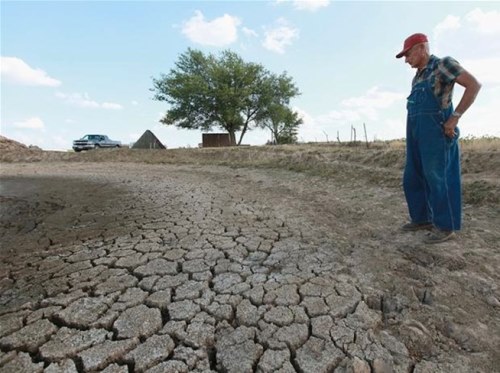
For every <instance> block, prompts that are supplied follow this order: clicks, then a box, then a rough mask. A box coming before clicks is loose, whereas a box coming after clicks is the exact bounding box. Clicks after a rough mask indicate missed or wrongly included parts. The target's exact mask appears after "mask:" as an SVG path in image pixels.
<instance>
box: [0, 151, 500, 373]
mask: <svg viewBox="0 0 500 373" xmlns="http://www.w3.org/2000/svg"><path fill="white" fill-rule="evenodd" d="M4 150H5V148H4ZM162 152H163V153H160V152H157V151H154V152H149V153H148V152H147V151H145V152H142V151H141V152H138V153H133V151H131V150H123V151H110V152H106V151H101V152H100V153H97V152H93V153H92V152H89V153H82V154H74V153H61V154H57V153H54V152H43V151H40V150H30V149H27V148H23V147H17V148H16V147H15V144H14V145H12V144H11V148H9V149H8V151H7V152H5V151H3V155H2V157H3V161H4V162H3V163H2V164H1V171H0V182H1V184H0V185H1V187H0V202H1V205H2V211H1V215H0V240H1V242H2V244H1V247H0V259H1V261H2V269H0V275H1V276H0V277H1V278H0V317H1V315H17V314H19V315H21V314H22V315H23V316H22V317H23V318H24V319H23V320H24V321H23V325H26V324H27V318H28V317H29V314H30V313H31V312H35V311H38V310H40V308H42V307H41V305H42V304H43V302H42V300H43V299H45V298H47V297H48V296H49V295H48V292H47V289H44V285H43V284H44V283H45V281H48V280H50V279H51V278H52V276H53V275H51V274H44V273H43V268H44V267H43V266H39V265H36V264H34V263H36V262H37V261H38V259H36V260H34V261H33V263H32V262H31V261H30V258H47V257H50V256H51V255H55V253H57V255H58V256H60V257H64V256H65V255H70V254H71V253H72V252H74V247H75V246H79V247H85V248H92V247H107V245H111V246H113V245H115V246H116V245H117V244H118V242H120V240H123V239H124V238H123V237H127V238H128V239H138V240H146V241H147V240H149V241H154V240H155V239H160V238H161V240H162V242H163V243H164V244H165V242H166V238H165V236H162V235H163V234H166V233H161V232H163V231H161V230H160V228H154V227H155V225H156V226H158V227H160V226H161V227H164V226H167V227H168V226H171V227H177V228H179V227H182V226H186V227H187V228H188V229H187V230H186V231H185V232H184V233H182V234H180V233H175V234H176V240H175V242H180V241H182V238H184V239H190V242H191V245H192V247H196V248H197V249H198V250H199V249H202V247H201V246H200V245H198V243H199V242H200V240H202V241H203V242H206V241H205V239H206V240H207V241H208V242H210V243H211V244H210V245H209V246H210V248H211V250H212V249H213V250H221V251H224V250H225V248H224V247H223V245H222V246H220V245H219V246H218V244H217V242H218V241H217V240H214V239H213V236H214V235H215V236H218V235H221V236H224V237H225V235H226V234H227V235H228V236H231V234H230V233H231V232H235V233H234V237H233V238H234V241H235V242H240V241H241V242H243V237H244V238H245V240H247V239H248V240H251V239H252V238H254V239H255V240H257V241H258V245H260V247H261V248H262V250H264V249H263V247H264V246H265V245H268V244H269V245H270V246H269V250H268V251H266V250H264V251H263V253H265V254H266V255H265V257H266V258H267V259H265V261H264V259H263V261H261V262H259V268H262V267H264V269H263V270H262V273H265V274H266V276H265V277H266V278H265V283H264V296H263V298H261V299H260V301H256V300H255V298H251V297H250V296H247V295H246V294H247V293H244V292H243V293H237V292H236V293H233V295H234V296H236V297H240V298H238V300H234V299H233V300H231V302H233V303H235V304H232V308H233V310H234V311H235V316H234V318H233V319H232V320H225V321H227V322H229V324H230V325H231V328H233V329H235V330H236V329H238V328H240V327H242V325H245V323H244V321H242V319H241V318H238V317H236V310H237V309H238V307H239V305H238V304H239V303H238V302H241V301H242V299H243V300H244V299H246V298H249V297H250V298H251V299H252V303H253V305H254V306H255V307H263V308H262V311H259V312H261V313H263V312H271V311H270V308H272V307H275V306H278V305H279V304H276V300H274V301H273V300H271V301H266V299H268V298H266V295H268V294H272V293H273V291H274V289H275V288H274V287H273V286H271V283H279V282H280V281H284V280H283V278H287V279H288V277H286V276H287V274H290V273H292V272H290V268H294V272H293V274H294V276H295V279H296V280H294V281H295V282H294V281H291V280H290V279H288V280H287V281H290V282H289V283H292V284H297V285H296V286H297V287H298V289H299V290H298V293H299V295H300V297H301V298H300V300H299V303H297V304H298V306H303V307H304V309H305V311H306V313H307V316H308V318H309V321H307V322H308V325H309V329H310V331H309V335H308V339H307V340H310V339H311V338H312V337H318V338H322V337H321V335H320V334H321V333H319V332H318V331H317V330H315V329H314V326H313V325H314V321H313V320H315V317H323V316H325V317H329V318H330V319H329V320H331V321H332V322H333V327H338V326H339V325H340V324H342V323H343V322H347V321H346V320H349V318H350V317H352V315H356V314H358V312H361V311H359V304H360V302H362V303H364V304H366V305H367V306H368V308H369V310H370V312H373V313H374V315H377V316H376V320H377V321H376V322H374V323H373V324H371V325H369V326H366V325H365V326H360V329H359V330H358V332H359V335H358V338H354V340H353V341H351V343H350V344H346V345H342V344H340V343H339V342H338V341H332V343H334V344H335V347H336V348H338V349H339V351H341V354H343V356H344V358H343V359H341V361H340V360H339V361H337V362H335V363H331V364H330V363H328V364H327V363H325V365H323V366H321V365H318V367H319V368H318V371H325V372H326V371H334V370H335V369H336V370H335V372H343V371H346V372H347V371H349V369H354V370H352V371H356V370H355V368H356V367H357V369H359V370H357V371H358V372H362V371H364V370H362V368H360V367H362V365H359V364H358V365H356V364H357V363H356V364H355V363H353V361H354V360H353V359H354V358H355V357H356V358H359V359H361V360H363V361H366V362H367V364H369V367H370V368H369V369H372V371H376V372H382V371H391V370H383V369H386V368H387V369H392V371H401V372H403V371H405V372H409V371H414V372H417V371H418V372H439V371H445V372H472V371H474V372H500V368H499V367H500V353H499V351H500V272H499V268H500V229H499V228H498V227H500V206H499V195H500V192H499V185H498V183H499V181H498V180H499V179H500V168H499V162H500V161H499V158H500V155H499V152H498V151H497V150H493V151H491V150H488V151H475V152H472V151H471V152H468V153H464V156H463V169H464V199H465V204H464V224H463V225H464V229H463V230H462V231H461V232H460V233H459V234H458V237H457V238H456V239H455V240H453V241H449V242H445V243H442V244H439V245H433V246H429V245H425V244H423V243H422V242H423V238H424V236H425V234H426V232H416V233H403V232H401V231H400V229H399V228H400V226H401V225H402V224H403V223H405V222H406V221H407V212H406V205H405V201H404V197H403V193H402V190H401V187H400V178H401V165H402V163H403V162H404V159H403V157H404V152H403V151H402V149H392V150H391V149H387V148H380V149H377V148H375V149H374V148H372V149H366V150H360V149H359V148H356V149H353V148H349V147H344V148H340V147H337V148H335V150H332V149H331V148H330V147H319V146H318V147H309V148H297V151H296V152H294V151H293V148H292V147H284V148H272V149H270V150H268V151H267V150H262V149H258V150H255V149H250V148H249V149H246V150H241V151H239V152H238V153H236V152H234V153H232V152H233V150H231V151H226V152H224V151H220V153H217V150H205V151H199V150H197V149H192V150H184V152H185V153H189V152H191V154H188V155H185V154H181V155H179V154H180V153H178V152H170V153H169V152H168V151H162ZM193 153H196V155H193ZM231 155H234V157H231ZM257 158H258V162H257V160H256V159H257ZM186 214H187V215H186ZM186 216H187V217H186ZM176 219H178V220H179V221H174V220H176ZM167 222H168V223H169V224H170V223H171V225H169V224H166V223H167ZM155 232H156V233H155ZM169 232H170V233H169V234H171V233H172V232H181V231H180V230H170V231H169ZM217 232H219V233H217ZM207 237H209V238H207ZM210 237H212V238H210ZM239 237H241V240H240V241H238V240H239ZM96 242H100V244H96ZM221 242H222V241H221ZM245 242H246V241H245ZM281 243H283V245H285V246H286V245H290V249H289V250H290V251H289V254H288V255H286V254H285V255H282V256H279V257H276V255H277V253H276V252H275V250H278V249H280V248H281V246H282V244H281ZM295 245H296V246H297V247H300V249H296V247H295ZM173 246H175V244H174V245H173ZM243 246H245V245H243ZM179 247H183V246H182V245H180V244H179V246H178V247H177V248H179ZM245 247H246V249H245V250H243V252H241V253H240V254H238V255H241V256H240V257H238V256H233V255H236V254H234V253H233V251H225V258H226V259H229V260H231V261H233V262H234V263H239V264H240V265H242V268H243V269H242V271H243V272H244V271H245V269H244V268H245V266H248V265H249V264H248V263H247V262H248V260H249V259H248V258H249V257H252V258H253V257H254V256H255V257H257V255H256V254H255V253H256V252H258V253H262V252H261V251H259V250H258V249H257V251H256V252H252V250H251V249H250V246H249V245H248V246H245ZM173 248H174V249H175V247H173ZM169 249H172V247H169ZM184 249H185V246H184ZM65 250H66V251H65ZM106 250H107V249H106ZM231 250H233V249H231ZM188 251H189V250H188ZM65 252H66V254H65ZM278 252H280V251H279V250H278ZM110 253H111V251H109V252H108V255H111V254H110ZM285 253H286V250H285ZM162 255H163V254H162ZM186 255H189V254H186ZM262 255H264V254H262ZM237 258H239V259H237ZM276 258H278V259H276ZM271 259H273V260H271ZM182 260H188V257H187V256H186V257H184V259H182ZM182 260H181V262H182ZM183 263H184V262H183ZM94 265H96V264H95V263H94ZM32 266H34V267H36V269H37V270H36V271H31V272H30V271H28V272H29V275H26V276H24V275H20V273H23V271H24V270H26V269H29V267H32ZM111 267H113V266H111ZM252 268H253V267H251V269H252ZM255 268H257V267H255ZM301 268H302V269H301ZM211 271H212V274H213V273H216V274H217V271H215V272H214V267H211ZM252 271H253V272H254V274H257V273H259V272H258V270H257V269H255V270H254V269H252ZM243 272H242V273H243ZM240 275H241V277H243V278H246V279H247V282H248V278H249V277H246V275H242V274H241V273H240ZM273 276H274V277H273ZM280 276H282V277H280ZM190 279H191V278H190ZM280 279H281V280H280ZM314 279H315V280H314ZM320 280H321V281H320ZM322 281H323V282H324V281H326V282H331V283H332V284H336V286H337V287H336V289H337V293H339V294H337V295H339V296H341V295H342V294H341V293H342V291H340V290H338V289H340V288H341V287H338V284H349V285H352V286H353V291H354V293H353V294H352V297H353V299H354V298H356V296H357V295H358V294H360V301H357V302H356V305H355V309H352V310H349V311H348V312H346V313H345V314H344V315H343V316H338V315H334V313H333V310H332V309H331V307H330V309H329V310H328V309H327V310H326V311H324V312H323V311H322V312H319V311H318V312H319V313H315V312H316V311H314V310H313V307H311V306H310V303H308V302H309V300H308V299H306V298H307V294H306V292H305V291H302V289H305V287H306V285H310V284H311V283H312V284H321V283H322ZM251 286H252V288H251V289H254V288H255V289H256V288H257V287H258V286H257V285H256V284H254V283H252V284H251ZM266 286H267V287H266ZM318 286H319V285H318ZM208 289H209V288H208V287H207V291H208ZM210 289H211V291H212V290H213V289H214V288H213V287H211V288H210ZM318 289H319V288H318ZM70 291H71V289H66V290H65V292H70ZM216 293H217V291H216ZM345 296H348V297H349V294H345ZM317 297H319V298H321V297H323V298H324V299H326V296H323V295H321V291H320V290H318V292H317ZM315 299H316V298H315ZM228 302H229V301H228ZM285 305H286V306H287V307H292V306H289V305H287V304H285ZM308 305H309V306H308ZM266 307H267V308H266ZM292 308H293V307H292ZM292 308H291V309H292ZM207 309H209V308H207ZM259 310H260V308H259ZM207 312H208V311H207ZM294 312H295V311H294ZM212 316H214V315H212ZM214 317H215V316H214ZM47 319H48V320H52V321H53V320H54V319H53V318H50V317H49V316H48V317H47ZM215 319H216V320H215V342H212V344H211V346H215V350H216V352H218V353H215V357H214V356H213V354H212V353H209V354H208V355H209V356H208V357H207V359H208V360H209V363H207V364H208V365H209V369H211V370H213V371H231V364H230V363H229V362H228V361H227V360H225V358H223V357H222V353H221V352H220V351H217V346H218V345H217V341H218V340H219V339H220V340H222V336H221V335H225V334H218V333H219V329H218V328H219V327H220V328H222V327H223V321H221V320H218V319H217V318H216V317H215ZM262 320H267V319H266V318H265V316H263V317H262V318H261V321H262ZM321 320H323V321H324V319H321ZM343 320H344V321H343ZM164 322H167V319H164ZM224 325H225V324H224ZM59 326H60V325H59ZM351 327H352V326H351ZM254 328H255V329H256V333H257V335H258V337H257V339H256V341H258V342H259V343H260V344H261V345H262V346H263V351H264V355H263V356H266V352H265V351H267V350H269V351H271V350H273V349H277V350H280V349H282V348H285V347H286V346H285V347H279V348H278V347H276V346H274V345H273V344H272V343H271V342H270V341H267V340H265V338H264V336H262V335H260V334H259V333H264V331H265V328H264V327H263V326H262V325H261V324H260V323H259V324H258V326H257V324H255V326H254ZM311 328H312V331H311ZM332 330H333V329H332ZM335 330H337V329H335ZM0 331H1V329H0ZM332 333H333V332H332ZM355 333H356V330H355ZM383 333H388V335H390V336H392V337H393V339H391V340H393V341H395V342H394V343H401V344H402V345H404V347H401V348H392V349H391V346H389V345H388V344H387V343H386V344H384V343H383V342H380V341H383V339H381V338H382V337H381V335H385V334H383ZM115 334H116V330H115ZM264 334H265V333H264ZM0 337H2V335H0ZM362 337H363V338H364V339H363V338H362ZM259 338H260V339H262V340H265V342H260V339H259ZM366 338H368V339H370V338H371V339H370V340H371V342H370V343H372V344H373V346H375V345H377V346H378V345H380V346H382V347H383V348H385V349H386V350H388V351H389V352H390V354H388V355H387V356H389V357H387V356H385V355H383V354H382V353H381V352H380V356H377V353H376V352H375V353H374V352H373V351H372V352H371V353H370V352H369V350H370V348H369V347H367V342H366ZM332 340H335V338H334V336H333V334H332ZM303 342H304V343H303V344H301V346H302V347H303V346H305V341H303ZM176 343H179V345H182V344H183V343H182V341H176ZM207 343H208V342H207ZM214 343H215V344H214ZM209 345H210V343H209ZM368 345H370V344H368ZM9 346H10V345H9V344H8V343H6V342H5V343H4V344H2V340H1V339H0V347H1V349H2V354H3V355H0V361H1V359H2V356H7V355H8V356H10V355H9V354H11V353H12V352H13V351H14V352H16V353H20V352H21V351H23V350H24V349H23V348H22V347H21V348H17V347H12V348H11V347H9ZM273 346H274V347H273ZM208 347H210V346H208ZM208 347H207V348H208ZM302 347H297V346H295V347H293V346H291V345H290V344H288V349H289V350H290V353H291V357H290V365H289V366H291V367H293V369H294V370H293V371H307V369H306V368H304V367H307V366H309V365H307V364H308V363H305V362H304V360H303V359H302V358H301V356H302V355H301V351H304V350H302ZM211 348H213V347H210V348H208V350H207V351H212V350H211ZM35 350H36V349H35ZM375 351H376V350H375ZM381 351H382V350H381ZM212 352H213V351H212ZM261 353H262V351H261ZM211 354H212V355H211ZM398 354H399V355H398ZM382 355H383V357H384V361H385V363H386V365H382V368H381V365H380V364H379V363H380V362H379V361H378V360H377V358H378V357H381V356H382ZM31 356H32V360H33V362H34V363H36V362H37V361H40V357H39V355H37V351H35V352H34V353H33V352H32V353H31ZM259 356H260V355H259ZM315 359H316V358H315ZM398 359H399V360H398ZM7 360H8V359H5V361H7ZM8 361H10V362H12V361H14V360H8ZM42 361H44V362H45V365H44V366H45V367H47V366H48V365H49V361H45V360H43V359H42ZM75 361H76V362H77V363H75V364H76V366H77V368H78V370H79V371H86V369H85V366H83V367H82V360H78V359H76V360H75ZM83 361H84V360H83ZM123 361H126V359H125V360H123ZM123 361H122V360H120V359H118V360H117V364H121V365H123V366H127V367H128V369H129V371H133V370H131V369H132V367H133V365H130V364H128V365H126V364H124V363H123ZM321 361H322V360H321ZM122 363H123V364H122ZM263 364H264V363H263V358H261V359H260V360H259V359H258V358H257V360H256V361H254V362H253V368H252V369H253V370H254V371H266V370H265V368H264V365H263ZM349 364H350V365H349ZM0 365H1V364H0ZM284 366H285V365H283V367H284ZM383 366H385V367H386V368H383ZM209 369H208V368H207V371H209ZM259 369H260V370H259ZM283 369H285V368H283ZM289 369H292V368H289ZM342 369H343V370H342ZM190 370H192V371H195V370H196V369H195V368H193V369H190ZM199 371H201V369H200V370H199ZM283 371H289V370H283ZM290 371H291V370H290Z"/></svg>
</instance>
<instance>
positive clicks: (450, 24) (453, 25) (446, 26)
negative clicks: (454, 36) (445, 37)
mask: <svg viewBox="0 0 500 373" xmlns="http://www.w3.org/2000/svg"><path fill="white" fill-rule="evenodd" d="M460 27H461V24H460V17H457V16H453V15H448V16H446V18H445V19H444V20H442V21H441V22H439V23H438V24H437V25H436V27H434V39H439V37H440V36H441V34H443V33H445V32H447V31H455V30H458V29H459V28H460Z"/></svg>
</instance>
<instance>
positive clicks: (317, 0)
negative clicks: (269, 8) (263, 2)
mask: <svg viewBox="0 0 500 373" xmlns="http://www.w3.org/2000/svg"><path fill="white" fill-rule="evenodd" d="M275 3H276V4H284V3H291V4H293V7H294V8H295V9H297V10H307V11H310V12H315V11H317V10H318V9H320V8H324V7H327V6H328V5H330V0H276V1H275Z"/></svg>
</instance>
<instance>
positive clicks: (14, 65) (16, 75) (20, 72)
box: [0, 57, 61, 87]
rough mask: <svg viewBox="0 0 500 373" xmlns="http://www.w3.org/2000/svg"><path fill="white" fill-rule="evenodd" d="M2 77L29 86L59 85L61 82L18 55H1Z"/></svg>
mask: <svg viewBox="0 0 500 373" xmlns="http://www.w3.org/2000/svg"><path fill="white" fill-rule="evenodd" d="M0 66H1V73H2V77H5V79H7V80H10V81H12V82H14V83H18V84H22V85H29V86H48V87H57V86H59V85H61V82H60V81H59V80H57V79H54V78H51V77H50V76H48V75H47V73H46V72H45V71H43V70H41V69H38V68H32V67H31V66H29V65H28V64H27V63H26V62H24V61H23V60H21V59H20V58H16V57H1V63H0Z"/></svg>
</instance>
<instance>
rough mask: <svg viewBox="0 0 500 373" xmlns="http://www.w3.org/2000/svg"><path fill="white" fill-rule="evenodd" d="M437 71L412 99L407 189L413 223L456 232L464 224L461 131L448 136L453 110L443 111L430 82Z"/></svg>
mask: <svg viewBox="0 0 500 373" xmlns="http://www.w3.org/2000/svg"><path fill="white" fill-rule="evenodd" d="M437 62H438V61H437V60H436V61H435V62H434V63H437ZM434 67H435V65H432V66H428V67H427V71H425V72H424V74H427V77H425V79H424V80H423V81H421V82H419V83H417V84H415V85H414V86H413V88H412V91H411V94H410V96H409V97H408V103H407V110H408V117H407V122H406V166H405V170H404V176H403V189H404V193H405V197H406V202H407V203H408V210H409V213H410V218H411V221H412V222H413V223H429V222H431V223H433V224H434V226H435V227H436V228H438V229H440V230H446V231H454V230H460V228H461V222H462V191H461V184H460V150H459V147H458V136H459V130H458V128H456V129H455V137H454V138H449V137H447V136H446V135H445V134H444V129H443V124H444V123H445V122H446V120H447V119H448V118H449V116H450V115H451V113H452V111H453V107H452V105H450V107H449V108H447V109H441V105H440V104H439V102H438V100H437V98H436V96H435V95H434V91H433V89H432V87H431V84H430V82H429V75H430V72H431V71H433V69H434Z"/></svg>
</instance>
